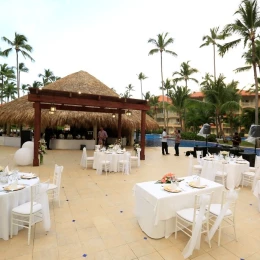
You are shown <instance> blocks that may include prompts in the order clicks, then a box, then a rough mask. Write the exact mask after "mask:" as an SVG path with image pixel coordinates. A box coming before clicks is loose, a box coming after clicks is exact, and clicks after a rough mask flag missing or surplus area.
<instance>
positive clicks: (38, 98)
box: [28, 94, 150, 110]
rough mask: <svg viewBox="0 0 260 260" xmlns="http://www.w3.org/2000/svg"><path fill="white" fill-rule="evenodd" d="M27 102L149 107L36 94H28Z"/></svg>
mask: <svg viewBox="0 0 260 260" xmlns="http://www.w3.org/2000/svg"><path fill="white" fill-rule="evenodd" d="M28 101H31V102H40V103H49V104H68V105H78V106H88V107H109V108H118V109H119V108H120V109H132V110H149V108H150V107H149V106H148V105H145V104H135V103H129V102H126V103H125V102H121V101H117V102H116V101H105V100H100V101H98V100H93V99H81V98H73V97H71V98H69V97H59V96H42V95H37V94H29V95H28Z"/></svg>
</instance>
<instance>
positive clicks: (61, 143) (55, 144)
mask: <svg viewBox="0 0 260 260" xmlns="http://www.w3.org/2000/svg"><path fill="white" fill-rule="evenodd" d="M95 143H96V141H95V140H83V139H82V140H78V139H51V140H50V148H51V149H53V150H58V149H61V150H80V148H81V147H80V146H81V145H86V149H87V150H94V149H95Z"/></svg>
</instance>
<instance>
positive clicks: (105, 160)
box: [97, 152, 111, 174]
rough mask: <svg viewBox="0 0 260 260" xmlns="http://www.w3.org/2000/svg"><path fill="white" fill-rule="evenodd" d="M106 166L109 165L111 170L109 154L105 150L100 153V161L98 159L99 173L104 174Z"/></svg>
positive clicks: (108, 169)
mask: <svg viewBox="0 0 260 260" xmlns="http://www.w3.org/2000/svg"><path fill="white" fill-rule="evenodd" d="M110 156H111V155H110ZM105 167H108V168H107V171H110V160H109V154H106V153H105V152H100V153H99V154H98V161H97V174H102V171H103V169H105Z"/></svg>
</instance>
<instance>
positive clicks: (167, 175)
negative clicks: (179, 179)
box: [160, 172, 176, 183]
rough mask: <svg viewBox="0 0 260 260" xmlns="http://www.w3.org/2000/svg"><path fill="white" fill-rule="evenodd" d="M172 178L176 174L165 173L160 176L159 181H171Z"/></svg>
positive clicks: (174, 177)
mask: <svg viewBox="0 0 260 260" xmlns="http://www.w3.org/2000/svg"><path fill="white" fill-rule="evenodd" d="M173 179H176V176H175V174H174V173H171V172H170V173H167V174H165V175H163V177H162V178H161V180H160V182H161V183H171V181H172V180H173Z"/></svg>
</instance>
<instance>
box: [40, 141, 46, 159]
mask: <svg viewBox="0 0 260 260" xmlns="http://www.w3.org/2000/svg"><path fill="white" fill-rule="evenodd" d="M46 149H47V146H46V142H45V140H44V139H40V141H39V149H38V153H39V154H41V155H43V154H46Z"/></svg>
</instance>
